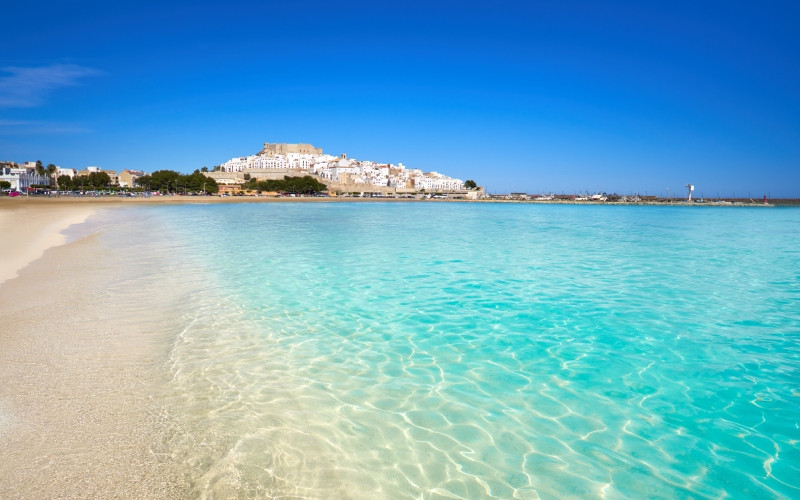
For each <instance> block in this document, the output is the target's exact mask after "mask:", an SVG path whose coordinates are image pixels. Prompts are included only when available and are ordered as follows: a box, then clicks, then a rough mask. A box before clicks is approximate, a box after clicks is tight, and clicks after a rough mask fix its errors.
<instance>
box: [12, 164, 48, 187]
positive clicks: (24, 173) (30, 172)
mask: <svg viewBox="0 0 800 500" xmlns="http://www.w3.org/2000/svg"><path fill="white" fill-rule="evenodd" d="M0 181H6V182H8V183H9V184H11V190H12V191H24V190H26V189H27V188H29V187H31V186H33V185H37V184H38V185H46V184H50V177H49V176H47V175H39V174H37V173H36V162H35V161H34V162H26V163H25V164H23V165H19V164H16V163H13V162H3V163H2V164H0Z"/></svg>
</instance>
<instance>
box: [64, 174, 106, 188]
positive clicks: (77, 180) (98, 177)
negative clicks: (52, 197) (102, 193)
mask: <svg viewBox="0 0 800 500" xmlns="http://www.w3.org/2000/svg"><path fill="white" fill-rule="evenodd" d="M51 179H52V177H51ZM57 180H58V189H63V190H65V191H73V190H78V189H80V190H81V191H83V190H94V189H107V188H109V187H111V176H109V175H108V174H107V173H105V172H90V173H89V175H76V176H75V177H70V176H68V175H59V176H58V179H57ZM51 184H52V183H51Z"/></svg>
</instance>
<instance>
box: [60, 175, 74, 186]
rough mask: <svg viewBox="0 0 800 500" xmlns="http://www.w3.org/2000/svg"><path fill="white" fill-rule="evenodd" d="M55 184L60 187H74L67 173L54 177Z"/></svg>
mask: <svg viewBox="0 0 800 500" xmlns="http://www.w3.org/2000/svg"><path fill="white" fill-rule="evenodd" d="M56 185H57V186H60V189H72V188H73V187H75V184H74V183H73V182H72V178H71V177H70V176H68V175H59V176H58V178H57V179H56Z"/></svg>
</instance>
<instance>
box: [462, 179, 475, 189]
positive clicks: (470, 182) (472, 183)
mask: <svg viewBox="0 0 800 500" xmlns="http://www.w3.org/2000/svg"><path fill="white" fill-rule="evenodd" d="M464 187H465V188H467V189H478V185H477V184H475V181H473V180H472V179H467V181H466V182H464Z"/></svg>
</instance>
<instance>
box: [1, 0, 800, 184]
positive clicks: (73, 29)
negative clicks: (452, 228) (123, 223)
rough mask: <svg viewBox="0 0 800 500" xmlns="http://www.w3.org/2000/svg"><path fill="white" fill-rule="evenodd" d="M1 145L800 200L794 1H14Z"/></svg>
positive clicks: (18, 151)
mask: <svg viewBox="0 0 800 500" xmlns="http://www.w3.org/2000/svg"><path fill="white" fill-rule="evenodd" d="M3 18H4V20H5V22H4V25H5V26H6V27H7V30H6V33H5V34H4V36H3V37H2V38H0V160H12V161H18V162H22V161H28V160H37V159H39V160H41V161H43V162H44V163H51V162H52V163H56V164H58V165H60V166H63V167H75V168H84V167H85V166H87V165H99V166H102V167H103V168H109V169H116V170H122V169H124V168H138V169H144V170H147V171H153V170H158V169H163V168H169V169H174V170H179V171H184V172H188V171H191V170H194V169H195V168H199V167H201V166H203V165H207V166H209V167H210V166H213V165H216V164H219V163H222V162H224V161H226V160H228V159H230V158H231V157H233V156H240V155H246V154H253V153H255V152H257V151H258V150H259V149H260V147H261V145H262V143H263V142H265V141H269V142H308V143H312V144H314V145H316V146H318V147H322V148H323V149H324V151H325V152H328V153H332V154H339V153H342V152H346V153H347V154H348V155H349V156H350V157H352V158H358V159H365V160H375V161H382V162H403V163H404V164H406V165H407V166H409V167H417V168H422V169H424V170H436V171H439V172H442V173H445V174H448V175H451V176H454V177H458V178H461V179H475V180H476V181H477V182H478V184H481V185H485V186H486V187H487V188H488V189H489V191H491V192H509V191H527V192H543V191H548V192H549V191H554V192H578V191H581V192H583V191H590V192H594V191H607V192H619V193H632V192H639V193H648V194H659V193H661V194H666V188H668V187H669V188H670V189H671V191H672V192H673V193H674V192H676V191H677V192H682V191H683V188H682V186H683V185H685V184H686V183H687V182H692V183H693V184H695V185H696V186H697V193H702V194H704V195H705V196H716V195H717V194H721V195H725V196H730V195H732V194H735V195H737V196H746V195H748V194H750V195H751V196H753V197H760V196H761V195H763V194H765V193H769V194H770V195H771V196H773V197H777V196H800V91H798V89H800V29H798V28H797V27H798V26H800V3H797V2H780V1H776V2H752V1H750V2H737V1H719V2H703V1H692V2H682V1H671V2H657V1H630V2H613V1H612V2H589V1H587V2H575V1H569V0H567V1H558V2H554V1H549V2H539V1H531V2H504V1H495V2H437V1H428V2H414V1H408V2H399V3H381V2H341V3H340V2H315V1H293V2H238V1H232V2H227V3H221V2H204V1H193V2H189V1H180V2H151V1H147V0H145V1H137V2H129V1H120V2H107V1H104V2H95V1H83V0H62V1H59V2H36V3H30V4H29V5H22V3H21V2H15V3H14V4H12V5H6V6H4V7H3Z"/></svg>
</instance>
